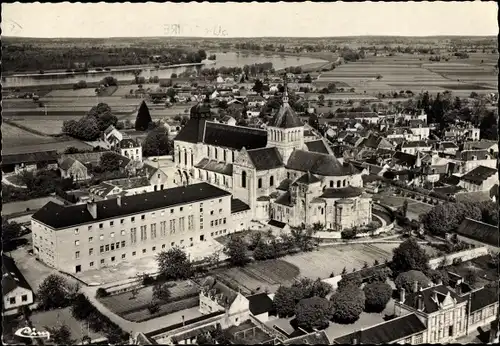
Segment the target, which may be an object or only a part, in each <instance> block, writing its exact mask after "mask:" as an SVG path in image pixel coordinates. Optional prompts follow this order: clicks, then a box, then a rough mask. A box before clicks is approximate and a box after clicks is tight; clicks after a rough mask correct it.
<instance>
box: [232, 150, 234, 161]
mask: <svg viewBox="0 0 500 346" xmlns="http://www.w3.org/2000/svg"><path fill="white" fill-rule="evenodd" d="M232 153H233V161H232V162H234V151H233V152H232Z"/></svg>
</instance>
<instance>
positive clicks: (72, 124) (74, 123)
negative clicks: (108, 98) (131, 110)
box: [62, 103, 118, 141]
mask: <svg viewBox="0 0 500 346" xmlns="http://www.w3.org/2000/svg"><path fill="white" fill-rule="evenodd" d="M117 123H118V118H117V117H116V116H114V115H113V114H112V112H111V107H109V106H108V105H107V104H106V103H99V104H98V105H97V106H94V107H92V108H91V109H90V111H89V112H88V114H87V115H85V116H83V117H82V118H80V119H79V120H67V121H64V122H63V126H62V132H63V133H65V134H67V135H69V136H71V137H74V138H77V139H81V140H84V141H94V140H96V139H98V138H99V137H100V135H101V133H102V132H103V131H104V130H106V129H107V128H108V127H109V126H110V125H113V126H116V124H117Z"/></svg>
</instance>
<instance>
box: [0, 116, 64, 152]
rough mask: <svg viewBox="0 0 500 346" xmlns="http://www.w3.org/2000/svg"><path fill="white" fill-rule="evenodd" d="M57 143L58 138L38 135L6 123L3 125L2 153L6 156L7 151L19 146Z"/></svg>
mask: <svg viewBox="0 0 500 346" xmlns="http://www.w3.org/2000/svg"><path fill="white" fill-rule="evenodd" d="M56 142H57V139H56V138H52V137H44V136H40V135H36V134H34V133H31V132H29V131H26V130H23V129H20V128H18V127H16V126H12V125H9V124H7V123H5V122H4V123H2V152H3V153H4V154H5V151H6V150H8V149H10V148H14V147H17V146H36V145H38V144H47V143H56ZM35 151H39V150H35Z"/></svg>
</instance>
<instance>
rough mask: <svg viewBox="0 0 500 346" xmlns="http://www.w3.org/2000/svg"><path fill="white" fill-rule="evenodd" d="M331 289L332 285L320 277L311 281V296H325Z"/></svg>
mask: <svg viewBox="0 0 500 346" xmlns="http://www.w3.org/2000/svg"><path fill="white" fill-rule="evenodd" d="M331 291H332V285H330V284H329V283H327V282H324V281H322V280H321V279H320V278H318V279H316V280H315V281H314V282H313V283H312V287H311V296H312V297H320V298H325V297H326V296H327V295H328V294H330V292H331Z"/></svg>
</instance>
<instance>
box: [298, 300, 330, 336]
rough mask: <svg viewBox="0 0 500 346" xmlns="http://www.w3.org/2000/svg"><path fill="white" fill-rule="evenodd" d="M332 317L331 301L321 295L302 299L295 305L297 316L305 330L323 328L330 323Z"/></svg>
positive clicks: (300, 325) (299, 323)
mask: <svg viewBox="0 0 500 346" xmlns="http://www.w3.org/2000/svg"><path fill="white" fill-rule="evenodd" d="M331 317H332V308H331V303H330V302H329V301H328V300H327V299H325V298H320V297H311V298H307V299H302V300H301V301H299V303H298V304H297V306H296V307H295V318H296V320H297V323H298V325H299V327H301V328H304V329H305V330H313V329H315V328H318V329H321V328H325V327H327V326H328V325H329V320H330V319H331Z"/></svg>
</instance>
